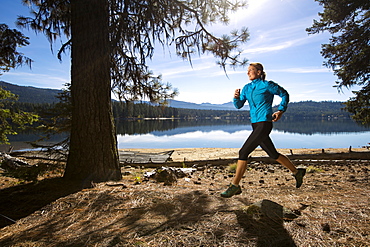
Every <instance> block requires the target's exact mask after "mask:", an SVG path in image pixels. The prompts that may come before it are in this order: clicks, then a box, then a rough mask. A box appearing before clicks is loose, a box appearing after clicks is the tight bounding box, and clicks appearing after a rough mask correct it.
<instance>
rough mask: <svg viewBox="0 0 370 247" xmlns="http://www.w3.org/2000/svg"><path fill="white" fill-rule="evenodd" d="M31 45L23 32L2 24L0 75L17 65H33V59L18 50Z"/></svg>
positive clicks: (0, 34)
mask: <svg viewBox="0 0 370 247" xmlns="http://www.w3.org/2000/svg"><path fill="white" fill-rule="evenodd" d="M26 45H29V41H28V37H26V36H24V35H23V34H22V33H21V32H19V31H17V30H15V29H10V28H9V27H8V26H7V25H6V24H0V75H1V71H3V72H6V71H9V70H10V69H12V68H15V67H17V66H21V65H24V64H27V65H29V66H31V63H32V59H30V58H28V57H26V56H24V54H23V53H20V52H19V51H17V48H19V47H22V46H26Z"/></svg>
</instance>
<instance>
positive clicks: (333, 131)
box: [117, 120, 370, 149]
mask: <svg viewBox="0 0 370 247" xmlns="http://www.w3.org/2000/svg"><path fill="white" fill-rule="evenodd" d="M131 124H132V127H131V128H133V129H136V130H137V132H139V133H130V130H128V131H123V132H124V133H122V132H121V133H120V132H119V131H118V135H117V140H118V147H119V148H120V149H128V148H165V149H171V148H239V147H241V145H242V144H243V143H244V141H245V140H246V138H247V137H248V136H249V134H250V133H251V131H252V127H251V125H250V123H249V122H246V121H222V120H219V121H215V120H213V121H173V120H172V121H171V120H165V121H161V123H158V121H143V122H135V123H131ZM129 125H130V123H126V127H127V126H129ZM154 125H156V126H154ZM117 126H119V124H118V125H117ZM159 126H160V127H159ZM171 126H172V127H171ZM129 128H130V127H129ZM146 128H147V129H148V131H147V132H145V131H143V129H146ZM156 128H157V129H156ZM270 136H271V138H272V140H273V142H274V143H275V145H276V147H277V148H348V147H349V146H352V147H353V148H357V147H362V146H364V145H366V144H367V143H369V142H370V128H365V127H363V126H359V125H357V124H356V123H355V122H353V121H351V120H331V121H328V120H299V121H298V120H295V121H286V120H285V121H281V122H277V123H275V124H274V129H273V131H272V133H271V135H270Z"/></svg>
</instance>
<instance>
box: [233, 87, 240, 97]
mask: <svg viewBox="0 0 370 247" xmlns="http://www.w3.org/2000/svg"><path fill="white" fill-rule="evenodd" d="M234 98H235V99H239V98H240V89H235V93H234Z"/></svg>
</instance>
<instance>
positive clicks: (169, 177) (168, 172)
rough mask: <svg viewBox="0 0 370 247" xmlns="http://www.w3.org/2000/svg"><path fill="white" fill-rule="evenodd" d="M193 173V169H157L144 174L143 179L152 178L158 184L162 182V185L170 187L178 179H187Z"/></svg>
mask: <svg viewBox="0 0 370 247" xmlns="http://www.w3.org/2000/svg"><path fill="white" fill-rule="evenodd" d="M193 171H195V168H172V167H159V168H156V169H155V170H154V171H151V172H146V173H145V174H144V177H146V178H154V179H155V180H156V181H157V182H158V183H161V182H163V183H164V185H172V184H173V183H175V182H177V179H178V178H184V177H187V176H188V174H190V173H192V172H193Z"/></svg>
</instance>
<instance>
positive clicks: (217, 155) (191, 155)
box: [119, 148, 369, 162]
mask: <svg viewBox="0 0 370 247" xmlns="http://www.w3.org/2000/svg"><path fill="white" fill-rule="evenodd" d="M239 149H240V148H173V149H163V148H128V149H119V150H124V151H133V152H139V153H161V152H165V151H170V150H174V152H173V154H172V155H171V158H172V160H173V161H174V162H182V161H201V160H217V159H237V158H238V152H239ZM277 150H278V152H280V153H281V154H285V155H291V154H321V153H323V151H324V152H325V153H328V154H329V153H349V152H350V149H349V148H326V149H323V148H295V149H294V148H292V149H289V148H281V149H279V148H278V149H277ZM351 151H352V152H366V151H369V150H368V149H366V148H352V149H351ZM251 155H252V156H254V157H268V156H267V154H266V153H265V151H263V150H262V149H261V148H257V149H256V150H255V151H253V152H252V153H251Z"/></svg>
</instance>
